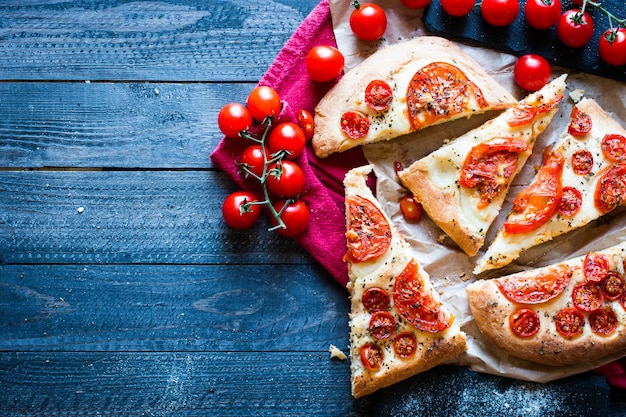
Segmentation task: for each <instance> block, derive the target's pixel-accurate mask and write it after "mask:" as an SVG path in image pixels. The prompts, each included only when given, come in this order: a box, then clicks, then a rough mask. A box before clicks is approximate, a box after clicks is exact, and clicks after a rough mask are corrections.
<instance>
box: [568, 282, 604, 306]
mask: <svg viewBox="0 0 626 417" xmlns="http://www.w3.org/2000/svg"><path fill="white" fill-rule="evenodd" d="M572 303H573V304H574V307H576V308H577V309H579V310H580V311H586V312H591V311H596V310H598V309H599V308H600V307H602V305H603V304H604V295H603V294H602V291H601V290H600V288H598V286H597V285H595V284H594V283H591V282H584V283H581V284H578V285H576V286H575V287H574V288H573V289H572Z"/></svg>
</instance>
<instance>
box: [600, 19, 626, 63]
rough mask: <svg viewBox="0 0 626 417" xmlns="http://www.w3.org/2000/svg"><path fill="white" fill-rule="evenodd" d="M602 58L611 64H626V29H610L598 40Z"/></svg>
mask: <svg viewBox="0 0 626 417" xmlns="http://www.w3.org/2000/svg"><path fill="white" fill-rule="evenodd" d="M598 52H599V53H600V58H602V60H603V61H604V62H606V63H607V64H609V65H615V66H620V65H626V29H624V28H614V29H608V30H607V31H606V32H604V33H603V34H602V36H600V41H599V42H598Z"/></svg>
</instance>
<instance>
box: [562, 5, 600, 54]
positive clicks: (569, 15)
mask: <svg viewBox="0 0 626 417" xmlns="http://www.w3.org/2000/svg"><path fill="white" fill-rule="evenodd" d="M556 34H557V36H558V37H559V39H560V40H561V42H563V43H564V44H565V45H567V46H569V47H570V48H580V47H581V46H583V45H585V44H586V43H587V42H589V40H590V39H591V37H592V36H593V19H592V18H591V16H590V15H589V14H588V13H587V12H584V13H583V12H582V10H580V9H571V10H567V11H566V12H564V13H563V14H562V15H561V17H560V18H559V21H558V22H557V25H556Z"/></svg>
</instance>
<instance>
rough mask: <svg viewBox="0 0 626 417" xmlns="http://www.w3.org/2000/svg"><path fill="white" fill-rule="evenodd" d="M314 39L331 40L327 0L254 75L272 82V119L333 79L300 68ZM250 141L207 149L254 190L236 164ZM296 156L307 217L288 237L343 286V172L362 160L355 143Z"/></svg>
mask: <svg viewBox="0 0 626 417" xmlns="http://www.w3.org/2000/svg"><path fill="white" fill-rule="evenodd" d="M315 45H332V46H336V45H337V44H336V42H335V37H334V33H333V28H332V22H331V17H330V8H329V4H328V1H327V0H323V1H321V2H320V3H319V4H318V5H317V6H316V7H315V9H313V11H312V12H311V13H310V14H309V15H308V16H307V17H306V18H305V20H304V21H303V22H302V24H301V25H300V26H299V27H298V29H297V30H296V31H295V33H294V34H293V35H292V36H291V38H290V39H289V40H288V41H287V43H286V44H285V46H284V47H283V49H282V50H281V51H280V53H279V54H278V56H277V57H276V60H275V61H274V62H273V63H272V65H271V66H270V68H269V69H268V71H267V72H266V73H265V75H264V76H263V77H262V78H261V80H260V81H259V85H268V86H271V87H273V88H274V89H275V90H276V91H277V92H278V94H279V96H280V97H281V100H282V102H283V108H282V111H281V114H280V115H279V118H278V121H277V122H280V121H292V122H295V121H296V112H297V111H298V110H299V109H305V110H308V111H309V112H311V114H314V108H315V106H316V105H317V103H318V102H319V100H320V99H321V98H322V97H323V96H324V94H325V93H326V92H327V91H328V90H329V89H330V87H332V85H333V84H334V83H333V82H330V83H315V82H313V81H311V79H310V78H309V76H308V74H307V72H306V65H305V57H306V54H307V52H308V51H309V50H310V49H311V48H312V47H313V46H315ZM250 144H251V143H250V142H248V141H246V140H244V139H241V138H236V139H231V138H224V139H222V141H221V142H220V143H219V145H218V146H217V148H216V149H215V150H214V151H213V152H212V153H211V160H212V161H213V163H214V164H215V165H216V166H217V167H218V168H220V169H221V170H222V171H224V172H225V173H226V174H228V176H229V177H230V178H231V179H232V180H233V181H234V182H235V183H236V184H237V185H238V186H239V187H240V188H241V189H245V190H248V191H252V192H254V191H255V190H257V188H258V187H255V186H254V185H252V184H250V183H249V182H246V181H243V179H242V177H241V175H239V173H238V172H237V166H236V161H238V160H239V155H240V154H241V152H242V151H243V149H245V148H246V147H247V146H249V145H250ZM296 162H298V164H299V165H300V166H301V167H302V169H303V171H304V175H305V181H306V185H305V190H304V191H303V193H302V195H301V199H302V200H303V201H304V202H305V203H307V205H308V206H309V208H310V210H311V219H310V222H309V226H308V228H307V230H306V231H305V232H304V233H303V234H302V235H300V236H298V237H296V238H294V239H295V241H296V242H298V244H300V245H301V246H302V247H303V248H304V249H305V250H306V251H307V252H309V253H310V254H311V255H312V256H313V257H314V258H315V259H316V260H317V261H318V262H319V263H320V264H321V265H322V266H323V267H324V268H325V269H326V270H327V271H328V272H329V273H330V274H331V275H332V277H333V278H334V279H335V280H337V282H339V283H340V284H341V285H343V286H345V285H346V284H347V282H348V272H347V266H346V264H345V262H344V261H343V256H344V254H345V251H346V240H345V209H344V189H343V178H344V176H345V174H346V172H347V171H348V170H349V169H351V168H353V167H355V166H359V165H363V164H366V163H367V161H366V159H365V158H364V156H363V153H362V151H361V150H360V149H353V150H351V151H348V152H343V153H341V154H337V155H333V156H330V157H328V158H324V159H319V158H317V157H316V156H315V155H314V153H313V150H312V149H311V147H310V145H309V146H307V148H306V149H305V151H304V153H303V154H302V156H301V157H300V158H298V159H297V160H296Z"/></svg>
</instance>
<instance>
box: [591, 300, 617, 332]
mask: <svg viewBox="0 0 626 417" xmlns="http://www.w3.org/2000/svg"><path fill="white" fill-rule="evenodd" d="M617 323H618V319H617V316H616V315H615V312H614V311H613V310H611V307H606V308H603V309H600V310H597V311H594V312H593V313H591V314H590V315H589V326H590V327H591V331H592V332H594V333H597V334H599V335H601V336H609V335H611V334H613V332H615V330H616V329H617Z"/></svg>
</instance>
